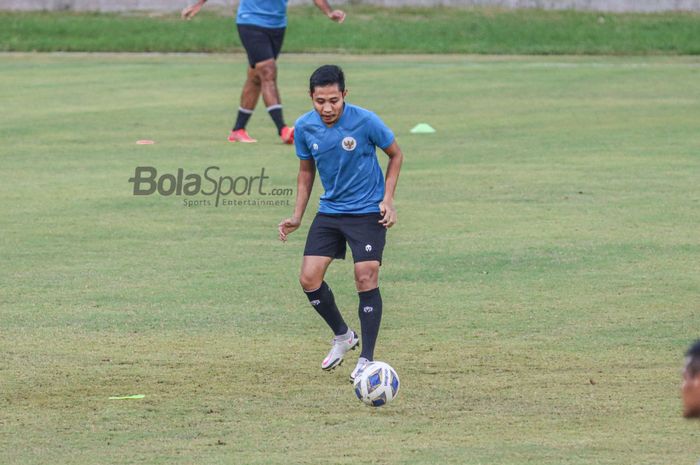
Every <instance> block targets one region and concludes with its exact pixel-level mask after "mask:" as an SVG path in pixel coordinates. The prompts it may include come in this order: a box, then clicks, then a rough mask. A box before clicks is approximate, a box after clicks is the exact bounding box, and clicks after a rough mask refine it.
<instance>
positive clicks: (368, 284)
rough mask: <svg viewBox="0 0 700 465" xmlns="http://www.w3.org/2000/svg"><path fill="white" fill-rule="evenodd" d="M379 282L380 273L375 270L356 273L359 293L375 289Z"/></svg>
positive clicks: (356, 284)
mask: <svg viewBox="0 0 700 465" xmlns="http://www.w3.org/2000/svg"><path fill="white" fill-rule="evenodd" d="M378 281H379V273H378V272H377V270H374V269H367V270H362V271H359V272H356V273H355V286H356V287H357V289H358V290H359V291H365V290H370V289H374V288H375V287H377V284H378Z"/></svg>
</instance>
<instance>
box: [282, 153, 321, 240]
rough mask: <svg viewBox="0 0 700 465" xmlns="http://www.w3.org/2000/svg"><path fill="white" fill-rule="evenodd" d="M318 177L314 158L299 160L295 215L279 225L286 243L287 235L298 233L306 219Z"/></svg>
mask: <svg viewBox="0 0 700 465" xmlns="http://www.w3.org/2000/svg"><path fill="white" fill-rule="evenodd" d="M315 177H316V163H315V162H314V159H313V158H309V159H308V160H299V174H298V175H297V200H296V202H295V204H294V213H293V214H292V217H291V218H287V219H286V220H282V222H281V223H280V224H279V225H277V226H278V230H279V233H280V240H281V241H283V242H284V241H286V240H287V235H288V234H290V233H292V232H294V231H296V230H297V228H298V227H299V226H300V225H301V219H302V218H303V217H304V212H305V211H306V206H307V205H308V204H309V197H310V196H311V189H313V187H314V178H315Z"/></svg>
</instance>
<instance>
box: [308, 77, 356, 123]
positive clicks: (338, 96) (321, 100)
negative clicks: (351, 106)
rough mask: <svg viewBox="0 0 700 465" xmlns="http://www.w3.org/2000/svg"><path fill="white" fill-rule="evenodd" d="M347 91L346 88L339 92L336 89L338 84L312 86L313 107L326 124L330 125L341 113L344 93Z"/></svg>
mask: <svg viewBox="0 0 700 465" xmlns="http://www.w3.org/2000/svg"><path fill="white" fill-rule="evenodd" d="M347 93H348V91H347V90H344V91H343V92H341V91H340V89H338V84H333V85H330V86H324V87H319V86H316V87H314V91H313V92H312V93H311V100H312V101H313V102H314V108H315V109H316V111H317V112H318V114H319V115H320V116H321V120H323V123H324V124H325V125H326V126H332V125H333V124H334V123H335V122H336V121H338V119H339V118H340V115H342V114H343V103H345V95H347Z"/></svg>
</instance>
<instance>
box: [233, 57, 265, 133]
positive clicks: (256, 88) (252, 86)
mask: <svg viewBox="0 0 700 465" xmlns="http://www.w3.org/2000/svg"><path fill="white" fill-rule="evenodd" d="M260 90H261V82H260V77H259V76H258V74H257V73H256V72H255V68H250V67H249V68H248V75H247V77H246V81H245V84H243V91H242V92H241V106H240V107H239V108H238V116H237V117H236V124H235V125H234V126H233V130H234V131H237V130H239V129H245V126H246V124H248V119H249V118H250V115H252V114H253V110H255V105H256V104H257V103H258V99H259V98H260Z"/></svg>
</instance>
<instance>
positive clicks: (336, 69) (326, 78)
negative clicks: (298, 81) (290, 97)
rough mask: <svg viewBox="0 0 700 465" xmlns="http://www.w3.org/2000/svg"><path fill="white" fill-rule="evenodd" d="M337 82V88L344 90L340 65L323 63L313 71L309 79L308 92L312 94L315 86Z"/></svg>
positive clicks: (343, 76) (343, 79) (343, 78)
mask: <svg viewBox="0 0 700 465" xmlns="http://www.w3.org/2000/svg"><path fill="white" fill-rule="evenodd" d="M333 84H338V90H340V91H341V92H344V91H345V74H343V70H342V69H340V66H336V65H323V66H321V67H320V68H318V69H317V70H316V71H314V72H313V74H312V75H311V78H310V79H309V92H311V93H312V94H313V92H314V89H315V88H316V87H325V86H332V85H333Z"/></svg>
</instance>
